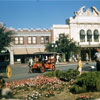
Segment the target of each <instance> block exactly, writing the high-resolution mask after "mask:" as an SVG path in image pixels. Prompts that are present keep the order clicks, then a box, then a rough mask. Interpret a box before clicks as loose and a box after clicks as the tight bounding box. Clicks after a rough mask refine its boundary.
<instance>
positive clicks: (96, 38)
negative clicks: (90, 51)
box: [94, 30, 99, 42]
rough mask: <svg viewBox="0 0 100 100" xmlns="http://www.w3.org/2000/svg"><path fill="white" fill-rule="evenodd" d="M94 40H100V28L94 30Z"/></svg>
mask: <svg viewBox="0 0 100 100" xmlns="http://www.w3.org/2000/svg"><path fill="white" fill-rule="evenodd" d="M94 42H99V32H98V30H94Z"/></svg>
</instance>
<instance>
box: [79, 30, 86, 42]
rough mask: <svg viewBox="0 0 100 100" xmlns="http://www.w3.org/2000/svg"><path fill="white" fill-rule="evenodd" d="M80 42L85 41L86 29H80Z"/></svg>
mask: <svg viewBox="0 0 100 100" xmlns="http://www.w3.org/2000/svg"><path fill="white" fill-rule="evenodd" d="M80 42H85V31H84V30H80Z"/></svg>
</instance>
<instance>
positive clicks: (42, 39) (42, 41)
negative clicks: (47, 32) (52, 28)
mask: <svg viewBox="0 0 100 100" xmlns="http://www.w3.org/2000/svg"><path fill="white" fill-rule="evenodd" d="M44 42H45V40H44V36H42V37H41V43H42V44H43V43H44Z"/></svg>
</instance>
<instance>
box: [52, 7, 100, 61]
mask: <svg viewBox="0 0 100 100" xmlns="http://www.w3.org/2000/svg"><path fill="white" fill-rule="evenodd" d="M84 8H85V6H83V7H81V8H80V9H79V11H76V12H75V13H74V14H75V15H74V17H70V18H69V19H67V20H66V22H67V25H53V27H52V29H53V34H54V35H53V36H54V41H53V42H55V41H56V40H57V39H58V38H59V35H60V34H66V35H69V37H70V38H71V39H73V40H74V41H76V42H77V44H78V46H80V47H81V50H80V56H81V57H82V59H83V60H85V56H84V55H86V53H88V54H89V57H90V60H91V59H93V56H94V53H95V52H96V47H99V46H100V37H99V35H100V12H99V11H98V10H97V9H96V7H91V9H86V10H84Z"/></svg>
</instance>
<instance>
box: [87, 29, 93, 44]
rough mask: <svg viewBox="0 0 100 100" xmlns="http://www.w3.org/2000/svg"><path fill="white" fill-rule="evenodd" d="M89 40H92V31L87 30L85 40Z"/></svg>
mask: <svg viewBox="0 0 100 100" xmlns="http://www.w3.org/2000/svg"><path fill="white" fill-rule="evenodd" d="M91 41H92V31H91V30H87V42H91Z"/></svg>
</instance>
